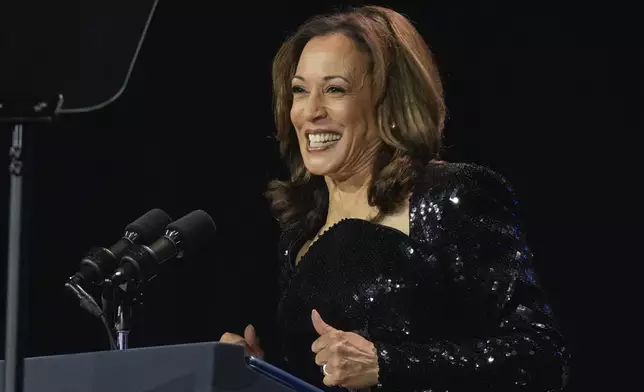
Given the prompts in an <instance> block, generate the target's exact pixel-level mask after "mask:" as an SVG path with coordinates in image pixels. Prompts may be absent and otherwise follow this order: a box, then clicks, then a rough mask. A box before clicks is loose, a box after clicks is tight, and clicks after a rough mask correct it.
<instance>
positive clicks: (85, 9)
mask: <svg viewBox="0 0 644 392" xmlns="http://www.w3.org/2000/svg"><path fill="white" fill-rule="evenodd" d="M158 2H159V0H140V1H135V2H132V1H128V0H113V1H109V2H87V1H83V0H58V1H56V2H55V3H51V4H53V5H52V6H51V7H47V8H43V2H42V1H41V0H21V1H20V2H15V3H14V4H12V8H11V9H10V10H9V11H8V16H9V17H8V18H6V21H4V20H3V24H2V26H0V28H2V31H0V33H1V35H2V36H8V37H10V39H7V40H2V41H0V45H3V46H2V47H0V53H3V57H2V61H1V62H0V94H2V96H1V97H0V126H2V125H5V124H6V125H8V126H9V128H11V129H12V142H11V147H10V151H9V158H10V162H9V173H10V181H11V184H10V195H9V219H8V220H9V230H8V244H7V247H8V254H7V302H6V317H5V318H6V338H5V361H3V363H2V365H3V368H4V369H3V371H2V374H3V377H2V386H3V391H4V392H21V391H22V390H23V382H22V381H23V378H22V373H21V369H22V368H23V362H24V361H23V359H22V355H21V352H20V351H21V350H20V347H19V346H20V345H19V339H18V338H19V336H18V335H19V328H20V325H21V324H20V321H21V320H20V319H19V316H20V312H19V305H20V301H19V293H20V291H21V286H24V283H26V282H24V281H23V282H21V274H20V270H21V268H20V267H21V262H22V261H23V260H21V252H20V246H21V241H24V239H23V238H21V237H24V236H23V235H22V234H23V233H21V229H22V228H21V223H22V216H23V214H22V201H23V195H22V192H23V168H24V165H25V162H24V150H25V148H26V147H28V146H25V138H24V132H25V128H27V129H26V131H27V132H31V130H30V129H29V127H30V126H32V125H34V126H36V124H38V123H48V122H52V120H54V118H55V117H57V116H60V115H64V114H76V113H87V112H92V111H96V110H99V109H102V108H104V107H106V106H107V105H109V104H110V103H113V102H114V101H116V100H117V99H118V98H119V97H120V96H121V95H122V94H123V92H124V91H125V88H126V87H127V84H128V82H129V79H130V76H131V74H132V70H133V68H134V64H135V63H136V60H137V58H138V55H139V52H140V50H141V47H142V45H143V41H144V39H145V36H146V33H147V31H148V27H149V25H150V23H151V20H152V16H153V15H154V12H155V10H156V7H157V5H158ZM113 26H119V29H118V34H110V32H112V31H114V28H113ZM5 29H6V31H5ZM97 31H103V32H104V34H96V32H97ZM4 45H7V46H6V47H5V46H4ZM42 92H47V93H46V94H45V93H42ZM52 92H53V93H54V94H53V97H52V98H48V97H49V96H50V94H51V93H52ZM25 97H27V98H25ZM63 97H64V102H63ZM21 283H22V285H21ZM23 288H24V287H23ZM86 309H88V308H87V307H86ZM32 363H33V361H32Z"/></svg>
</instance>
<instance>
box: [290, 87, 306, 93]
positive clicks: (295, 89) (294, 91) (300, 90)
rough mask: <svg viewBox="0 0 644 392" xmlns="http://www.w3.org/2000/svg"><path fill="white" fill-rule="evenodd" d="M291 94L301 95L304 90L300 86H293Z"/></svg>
mask: <svg viewBox="0 0 644 392" xmlns="http://www.w3.org/2000/svg"><path fill="white" fill-rule="evenodd" d="M292 90H293V94H301V93H303V92H304V89H303V88H302V87H301V86H293V88H292Z"/></svg>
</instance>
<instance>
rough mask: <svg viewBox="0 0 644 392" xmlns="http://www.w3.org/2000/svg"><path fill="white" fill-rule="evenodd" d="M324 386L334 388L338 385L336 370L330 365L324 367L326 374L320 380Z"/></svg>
mask: <svg viewBox="0 0 644 392" xmlns="http://www.w3.org/2000/svg"><path fill="white" fill-rule="evenodd" d="M322 382H323V383H324V385H326V386H327V387H334V386H338V385H340V380H339V379H338V377H337V369H334V368H333V367H332V366H331V365H329V364H327V365H326V373H324V379H323V380H322Z"/></svg>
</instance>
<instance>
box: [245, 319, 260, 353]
mask: <svg viewBox="0 0 644 392" xmlns="http://www.w3.org/2000/svg"><path fill="white" fill-rule="evenodd" d="M244 340H246V343H247V344H248V345H249V346H250V347H252V348H259V338H258V337H257V332H256V331H255V327H253V325H252V324H248V325H247V326H246V329H244Z"/></svg>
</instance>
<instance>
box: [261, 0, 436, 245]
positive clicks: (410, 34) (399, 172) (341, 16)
mask: <svg viewBox="0 0 644 392" xmlns="http://www.w3.org/2000/svg"><path fill="white" fill-rule="evenodd" d="M329 34H344V35H346V36H347V37H349V38H351V39H352V40H353V41H354V43H355V44H356V45H357V47H358V48H359V49H360V50H362V51H364V52H365V53H367V54H368V56H369V72H370V74H371V76H372V78H371V79H372V83H373V89H374V92H375V94H376V97H377V99H376V110H375V113H376V116H377V118H376V124H377V126H378V127H379V131H380V136H381V138H382V140H383V142H384V143H383V147H382V149H381V151H379V154H378V158H377V160H376V163H375V166H374V169H373V176H372V178H373V182H372V184H371V186H370V188H369V203H370V204H371V205H372V206H377V207H378V209H379V211H380V212H379V214H378V217H376V219H380V218H381V217H382V216H384V215H386V214H389V213H391V212H394V211H395V210H396V209H397V208H398V207H399V206H400V205H401V204H402V203H403V202H404V200H405V199H406V198H407V197H408V195H409V193H410V192H411V191H412V189H413V186H414V183H415V180H416V179H417V178H418V176H419V174H420V171H421V170H422V169H423V168H424V167H425V165H426V164H427V163H428V162H429V161H430V160H432V159H434V158H437V156H438V152H439V150H440V145H441V137H442V132H443V124H444V120H445V104H444V101H443V87H442V84H441V80H440V77H439V74H438V70H437V68H436V66H435V64H434V61H433V59H432V54H431V52H430V50H429V48H428V47H427V44H426V43H425V41H424V40H423V38H422V37H421V35H420V34H419V33H418V31H417V30H416V29H415V28H414V26H413V25H412V24H411V23H410V22H409V20H407V18H405V17H404V16H402V15H401V14H399V13H397V12H395V11H393V10H390V9H387V8H383V7H378V6H364V7H359V8H354V9H351V10H349V11H344V12H337V13H334V14H331V15H327V16H317V17H315V18H313V19H311V20H309V21H308V22H306V23H305V24H303V25H302V26H301V27H300V28H299V29H298V31H297V32H296V33H295V34H294V35H293V36H291V37H290V38H289V39H288V40H286V41H285V42H284V44H283V45H282V47H281V48H280V49H279V51H278V53H277V55H276V56H275V59H274V61H273V93H274V100H275V101H274V105H275V108H274V110H275V122H276V127H277V140H278V141H279V143H280V153H281V155H282V158H283V159H284V160H285V161H286V163H287V165H288V167H289V170H290V173H291V179H290V181H277V180H275V181H272V182H271V183H270V184H269V187H268V190H267V192H266V195H267V197H268V199H269V201H270V203H271V209H272V212H273V214H274V215H275V217H276V218H277V220H278V221H279V222H280V224H281V225H282V227H289V226H293V225H297V224H303V225H304V226H303V227H304V229H305V230H306V232H307V234H310V235H312V234H313V233H314V232H315V231H317V230H318V229H319V228H320V227H321V226H322V225H323V224H324V221H325V219H326V213H327V208H328V190H327V187H326V183H325V182H324V179H323V177H320V176H313V175H311V173H309V172H308V171H307V170H306V167H305V166H304V163H303V161H302V156H301V153H300V150H299V145H298V142H297V136H296V134H295V131H294V128H293V125H292V124H291V121H290V109H291V105H292V104H293V96H292V92H291V80H292V78H293V75H295V70H296V68H297V63H298V61H299V57H300V54H301V53H302V50H303V49H304V46H305V45H306V43H307V42H308V41H309V40H310V39H311V38H314V37H319V36H325V35H329Z"/></svg>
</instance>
